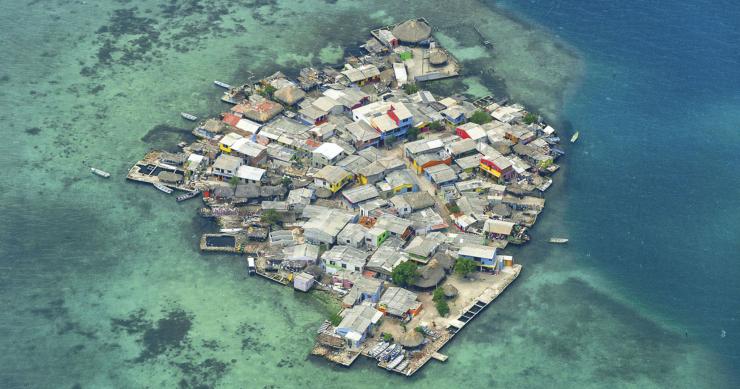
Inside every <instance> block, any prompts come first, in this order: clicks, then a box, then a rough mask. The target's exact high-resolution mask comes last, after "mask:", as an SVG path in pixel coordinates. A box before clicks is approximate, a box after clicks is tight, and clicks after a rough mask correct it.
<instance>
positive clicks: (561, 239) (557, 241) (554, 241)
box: [550, 238, 568, 244]
mask: <svg viewBox="0 0 740 389" xmlns="http://www.w3.org/2000/svg"><path fill="white" fill-rule="evenodd" d="M550 243H560V244H562V243H568V239H566V238H550Z"/></svg>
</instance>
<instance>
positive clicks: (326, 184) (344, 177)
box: [314, 165, 353, 193]
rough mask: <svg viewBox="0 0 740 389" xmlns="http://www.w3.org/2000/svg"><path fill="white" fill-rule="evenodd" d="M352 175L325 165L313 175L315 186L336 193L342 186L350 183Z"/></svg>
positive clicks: (335, 167) (339, 168) (337, 167)
mask: <svg viewBox="0 0 740 389" xmlns="http://www.w3.org/2000/svg"><path fill="white" fill-rule="evenodd" d="M352 178H353V176H352V173H350V172H348V171H346V170H344V169H342V168H341V167H339V166H333V165H326V166H324V167H323V168H321V170H319V171H318V172H317V173H316V174H315V175H314V183H315V184H316V186H318V187H321V188H326V189H329V190H330V191H332V192H333V193H337V192H338V191H339V190H340V189H342V187H343V186H344V185H346V184H347V183H349V182H350V181H352Z"/></svg>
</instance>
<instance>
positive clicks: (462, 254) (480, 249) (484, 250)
mask: <svg viewBox="0 0 740 389" xmlns="http://www.w3.org/2000/svg"><path fill="white" fill-rule="evenodd" d="M457 255H458V257H459V258H465V259H472V260H474V261H475V262H477V263H478V266H480V267H481V268H482V269H484V270H488V271H494V270H496V248H495V247H492V246H484V245H480V244H466V245H464V246H462V247H461V248H460V251H459V252H458V253H457Z"/></svg>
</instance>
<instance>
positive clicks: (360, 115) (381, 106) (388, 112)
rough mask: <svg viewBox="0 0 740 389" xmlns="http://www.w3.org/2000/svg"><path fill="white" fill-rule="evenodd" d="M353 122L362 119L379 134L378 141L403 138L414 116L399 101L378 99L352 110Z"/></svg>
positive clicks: (412, 122)
mask: <svg viewBox="0 0 740 389" xmlns="http://www.w3.org/2000/svg"><path fill="white" fill-rule="evenodd" d="M352 119H353V120H354V121H355V122H359V121H364V122H365V123H367V124H369V125H370V126H371V127H372V128H374V129H375V130H376V131H377V132H378V133H379V134H380V142H381V143H383V142H385V141H386V140H388V139H390V138H395V139H398V138H403V137H405V136H406V133H407V132H408V129H409V128H410V127H411V126H412V125H413V124H414V116H413V115H412V114H411V111H409V109H408V108H407V107H406V105H404V103H401V102H387V101H378V102H375V103H371V104H368V105H365V106H362V107H359V108H355V109H354V110H352Z"/></svg>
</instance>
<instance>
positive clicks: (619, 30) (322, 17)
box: [0, 0, 740, 388]
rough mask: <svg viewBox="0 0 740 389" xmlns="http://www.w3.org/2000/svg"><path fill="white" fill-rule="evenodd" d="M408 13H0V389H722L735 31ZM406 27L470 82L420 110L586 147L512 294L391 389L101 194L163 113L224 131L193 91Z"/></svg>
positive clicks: (268, 295) (710, 11) (575, 17)
mask: <svg viewBox="0 0 740 389" xmlns="http://www.w3.org/2000/svg"><path fill="white" fill-rule="evenodd" d="M404 5H405V8H404V9H402V10H400V11H399V9H398V5H397V3H396V2H390V1H388V2H384V1H381V2H379V3H378V4H377V5H375V4H374V5H372V6H370V5H365V4H361V3H359V2H350V1H337V2H333V1H332V2H323V1H313V0H312V1H308V0H307V1H302V2H288V1H260V2H234V1H218V0H213V1H198V0H191V1H185V2H166V1H156V2H137V1H112V0H106V1H99V2H83V1H34V2H31V3H29V4H27V5H23V6H21V5H19V4H17V3H15V2H10V1H0V26H2V29H3V36H4V38H6V39H3V40H0V49H1V52H2V53H3V56H0V117H1V118H2V119H3V120H2V123H3V126H2V130H0V131H2V134H3V139H4V142H1V143H0V155H1V156H2V157H0V161H2V167H3V168H4V169H3V170H4V173H3V174H2V182H3V183H4V185H3V189H4V190H3V191H1V192H0V202H1V203H2V204H3V206H2V208H0V209H2V211H1V213H0V214H1V215H2V220H3V221H4V223H2V225H1V226H0V261H1V262H0V270H2V272H0V274H1V277H2V282H0V292H2V293H1V294H0V296H2V297H0V298H1V299H2V300H1V301H2V304H3V305H2V306H3V307H4V308H5V309H4V310H3V313H2V314H1V316H0V329H2V334H3V336H2V337H1V338H0V347H1V349H2V350H3V351H4V352H3V353H2V354H1V355H0V366H2V367H0V383H2V384H1V385H0V386H2V387H9V388H16V387H43V388H47V387H48V388H52V387H53V388H58V387H74V386H76V385H77V386H78V387H116V388H119V387H143V386H148V387H173V386H181V387H197V386H206V387H213V386H215V387H235V386H236V387H249V388H252V387H286V388H287V387H320V386H321V387H326V386H329V385H331V386H339V387H370V386H372V387H393V386H398V385H399V384H404V385H411V386H418V387H461V386H471V387H481V386H497V387H498V386H500V387H511V386H525V387H553V386H555V387H573V386H577V387H595V386H639V387H647V386H658V387H666V386H671V387H733V386H736V385H737V383H738V376H737V375H736V373H734V372H733V368H734V367H736V366H737V365H738V359H737V358H738V356H737V350H738V349H740V348H739V347H737V346H738V340H737V339H738V334H740V329H739V328H738V324H737V313H738V312H740V309H738V308H740V307H739V306H738V301H739V300H738V298H737V297H738V296H740V291H738V289H737V286H736V285H735V284H734V282H733V281H734V280H735V279H737V276H738V266H737V264H736V262H737V259H738V258H737V253H738V251H739V249H740V247H738V234H737V231H738V228H737V227H736V226H737V220H738V217H737V212H738V207H737V205H736V199H737V198H738V196H737V195H738V188H739V185H738V184H739V183H738V175H737V173H736V172H735V171H734V170H732V168H733V167H734V166H736V165H737V163H736V162H738V155H740V154H739V153H738V143H739V142H738V134H737V123H738V119H740V113H738V112H739V111H738V110H737V107H738V102H739V100H740V98H739V96H738V94H737V91H738V90H740V89H739V88H738V79H740V76H739V75H738V72H737V70H736V67H737V66H736V65H737V63H738V54H737V50H736V48H737V47H736V45H737V42H738V39H737V38H738V36H737V35H738V26H737V20H739V19H740V18H737V17H734V15H737V11H738V9H737V6H736V5H733V4H731V3H729V2H725V3H723V2H713V3H708V2H707V3H706V4H704V3H703V2H702V3H701V4H699V5H694V6H688V5H681V4H678V5H676V6H672V7H671V8H670V9H667V8H665V9H664V7H662V6H661V5H660V4H658V3H650V2H647V3H646V2H640V3H635V4H629V6H627V5H625V6H623V5H622V3H619V4H616V3H614V4H612V3H606V2H592V3H589V5H583V4H576V3H575V2H569V1H560V2H557V3H550V2H548V3H546V4H545V3H540V2H537V1H533V2H527V3H513V2H503V3H499V4H496V5H486V4H482V3H479V2H476V1H463V2H459V5H457V6H456V7H449V6H448V4H447V3H438V2H414V4H413V5H407V4H405V3H404ZM416 15H423V16H425V17H427V18H428V19H429V20H430V21H431V22H432V23H433V24H434V25H435V26H439V27H440V30H439V35H440V38H441V39H442V40H443V42H444V43H445V45H446V46H448V47H450V48H451V49H452V50H453V51H454V52H455V54H456V55H457V56H458V57H460V58H461V59H463V60H464V61H465V69H466V72H467V74H468V75H469V76H471V78H470V79H469V80H467V81H466V82H464V83H463V82H460V81H456V82H448V83H442V84H439V85H435V88H440V89H445V88H459V89H462V90H466V91H467V93H470V94H474V95H480V94H484V93H488V92H490V91H493V92H497V93H507V94H509V95H511V96H512V97H513V98H514V99H516V100H518V101H521V102H523V103H525V104H527V105H529V106H532V107H536V108H537V109H538V110H540V111H541V112H543V113H545V114H546V115H548V116H549V117H550V118H551V119H552V120H554V121H557V122H558V123H560V124H561V127H562V128H564V129H565V130H566V131H570V130H571V128H573V127H575V128H578V129H580V130H581V134H582V135H581V141H580V142H579V144H577V145H576V146H574V147H571V148H570V150H569V152H570V154H569V156H568V162H567V164H566V166H565V167H564V170H563V171H562V172H561V173H559V177H558V178H559V179H558V180H557V182H556V184H555V185H554V187H553V188H552V189H551V191H552V193H551V194H550V197H549V200H548V201H549V202H548V209H547V210H546V212H545V214H544V217H542V218H541V220H540V225H538V226H537V228H536V230H535V231H534V236H535V242H534V243H533V244H531V245H528V246H527V247H525V248H523V249H521V250H517V251H516V252H515V255H516V256H517V260H518V261H519V262H521V263H524V264H525V272H524V274H523V276H522V277H520V279H519V280H518V281H517V283H516V284H515V285H514V286H513V287H512V288H511V290H510V291H509V292H507V293H506V294H504V295H503V296H502V298H501V299H500V300H499V301H497V302H496V304H494V305H493V306H492V307H491V308H490V309H488V310H487V311H486V312H485V314H483V315H482V316H481V317H480V318H479V319H477V320H476V322H475V323H474V324H473V325H471V326H469V327H467V328H466V330H465V331H463V332H462V333H461V335H460V336H458V337H457V338H456V340H455V341H454V342H453V343H452V344H450V345H449V346H448V347H447V348H446V349H445V352H446V353H447V354H449V355H450V360H449V361H448V362H446V363H445V364H432V365H430V366H429V367H428V368H426V369H425V370H423V371H422V372H420V373H419V374H418V375H417V376H416V377H414V378H413V379H404V378H401V377H396V376H389V375H388V374H385V373H384V372H383V371H381V370H379V369H377V368H375V367H374V366H373V365H371V364H370V363H368V362H362V361H361V362H359V363H358V365H357V366H354V367H353V368H352V369H340V368H337V367H334V366H331V365H329V364H327V363H325V362H323V361H320V360H316V359H313V358H309V357H308V355H307V354H308V349H309V347H310V345H311V343H312V338H313V331H314V329H315V328H316V327H317V325H318V324H319V323H320V322H321V321H322V320H323V317H325V316H326V314H327V311H328V308H327V307H326V306H325V305H324V304H322V303H321V302H320V301H318V300H317V299H315V298H313V297H312V296H306V295H301V294H296V293H293V292H292V291H290V290H287V289H284V288H277V287H275V286H274V285H272V284H268V283H267V282H263V281H261V280H256V279H252V278H248V277H246V275H245V272H244V270H245V269H244V264H243V263H241V262H240V261H239V260H238V259H237V258H235V257H229V256H218V255H201V254H200V253H199V252H198V250H197V247H196V240H197V236H198V235H199V234H200V232H201V231H202V230H203V229H207V228H211V226H209V225H207V224H206V223H204V222H203V221H202V220H200V219H198V218H197V216H195V210H196V208H197V204H196V203H195V202H191V203H186V204H176V203H174V201H170V200H171V199H167V201H165V198H163V195H162V194H161V193H159V192H157V191H155V190H154V189H153V188H149V187H144V186H140V185H135V184H132V183H127V182H125V181H124V180H123V178H122V177H123V176H124V175H125V173H126V171H127V169H128V168H129V167H130V165H131V164H132V163H133V162H134V161H136V160H137V159H138V158H139V157H141V156H142V155H143V154H144V153H145V152H146V150H148V149H149V148H150V147H152V146H159V147H166V146H170V145H171V144H173V143H176V142H177V140H178V139H180V138H181V137H183V136H185V135H184V133H185V132H186V131H187V130H189V128H190V127H189V125H188V124H187V123H185V122H183V121H181V120H180V118H179V116H178V113H179V112H180V111H183V110H186V111H190V112H194V113H196V114H199V115H206V114H214V113H217V112H218V110H219V109H222V108H223V106H221V105H220V103H219V102H218V97H219V90H218V89H216V88H213V87H212V85H211V83H212V81H213V80H214V79H220V80H223V81H227V82H238V81H241V80H243V79H244V78H245V77H246V76H247V74H248V72H249V71H251V72H254V73H255V74H257V75H265V74H267V73H268V72H271V71H272V70H273V69H282V70H285V71H288V72H291V71H294V69H295V68H296V67H299V66H303V65H306V64H319V63H322V62H333V61H337V60H339V59H340V58H341V52H342V50H343V49H344V48H347V47H350V46H352V45H355V44H356V43H357V42H359V41H361V40H362V39H364V38H365V37H366V35H367V32H366V27H369V26H375V25H378V24H383V23H389V22H392V21H394V20H400V19H403V18H405V17H410V16H416ZM685 15H691V17H690V18H689V17H688V16H685ZM458 17H460V18H463V20H466V21H467V23H469V24H472V23H475V24H477V25H479V26H480V28H481V30H482V31H483V32H484V33H485V34H486V35H488V36H489V37H490V39H491V41H493V42H494V44H495V45H496V52H495V54H491V53H489V52H486V51H485V50H483V49H482V47H480V46H479V45H478V41H477V40H476V39H477V38H476V36H475V34H474V32H473V31H472V30H471V29H470V28H466V26H465V25H464V24H461V23H459V22H457V20H458V19H457V18H458ZM19 21H23V22H22V23H19ZM658 21H664V22H663V23H658ZM540 26H542V27H540ZM646 37H649V39H647V38H646ZM89 164H93V165H95V166H96V167H100V168H103V169H105V170H108V171H110V172H111V173H113V174H114V177H113V178H111V179H110V180H101V179H98V178H97V177H95V176H92V175H91V174H89V172H88V170H87V166H88V165H89ZM550 235H567V236H570V237H571V239H572V243H573V244H571V245H569V246H567V247H552V246H549V245H547V244H544V243H541V242H542V241H543V240H545V239H546V238H547V237H549V236H550ZM722 329H724V330H726V334H727V336H726V337H725V338H721V337H720V332H721V330H722Z"/></svg>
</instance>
